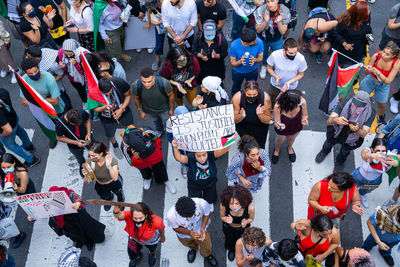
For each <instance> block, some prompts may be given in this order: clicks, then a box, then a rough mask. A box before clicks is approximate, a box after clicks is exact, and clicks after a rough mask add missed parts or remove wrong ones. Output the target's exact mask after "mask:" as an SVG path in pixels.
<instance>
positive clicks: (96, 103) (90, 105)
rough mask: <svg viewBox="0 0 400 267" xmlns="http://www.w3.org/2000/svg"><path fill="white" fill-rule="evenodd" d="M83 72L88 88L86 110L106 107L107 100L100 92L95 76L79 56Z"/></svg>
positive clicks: (82, 56) (83, 57) (84, 58)
mask: <svg viewBox="0 0 400 267" xmlns="http://www.w3.org/2000/svg"><path fill="white" fill-rule="evenodd" d="M80 58H81V62H82V66H83V70H84V72H85V76H86V82H87V87H88V99H87V103H86V108H87V109H88V110H92V109H94V108H97V107H100V106H105V105H108V100H107V98H106V97H105V96H104V94H103V93H102V92H101V91H100V89H99V86H98V80H97V77H96V75H95V74H94V72H93V70H92V68H91V67H90V65H89V62H88V60H87V59H86V57H85V56H84V55H83V53H82V54H81V55H80Z"/></svg>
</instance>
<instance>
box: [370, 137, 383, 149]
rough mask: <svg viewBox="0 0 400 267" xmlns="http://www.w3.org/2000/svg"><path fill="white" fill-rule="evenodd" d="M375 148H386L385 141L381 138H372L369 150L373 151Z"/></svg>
mask: <svg viewBox="0 0 400 267" xmlns="http://www.w3.org/2000/svg"><path fill="white" fill-rule="evenodd" d="M377 146H384V147H385V148H386V141H385V139H383V138H374V140H372V143H371V148H372V149H375V148H376V147H377Z"/></svg>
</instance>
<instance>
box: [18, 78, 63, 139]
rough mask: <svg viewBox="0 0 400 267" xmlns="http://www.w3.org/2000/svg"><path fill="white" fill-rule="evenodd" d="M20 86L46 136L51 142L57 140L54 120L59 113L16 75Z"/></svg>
mask: <svg viewBox="0 0 400 267" xmlns="http://www.w3.org/2000/svg"><path fill="white" fill-rule="evenodd" d="M15 75H16V77H17V81H18V85H19V86H20V88H21V91H22V94H23V95H24V97H25V99H26V101H28V106H29V109H30V110H31V113H32V115H33V117H34V118H35V119H36V121H37V123H38V124H39V126H40V128H41V129H42V131H43V132H44V134H45V135H46V136H47V137H48V138H49V139H50V140H51V141H54V142H55V141H57V139H56V126H55V124H54V122H53V120H52V119H57V112H56V110H55V109H54V107H53V105H51V104H50V103H49V102H47V101H46V100H45V99H44V98H43V97H42V96H41V95H40V94H39V93H38V92H36V90H35V89H33V87H32V86H30V85H29V84H28V83H27V82H26V81H25V80H24V79H22V77H21V76H20V75H19V74H18V73H15Z"/></svg>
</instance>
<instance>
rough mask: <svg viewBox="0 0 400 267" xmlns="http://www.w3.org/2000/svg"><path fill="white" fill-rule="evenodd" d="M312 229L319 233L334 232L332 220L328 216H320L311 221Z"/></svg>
mask: <svg viewBox="0 0 400 267" xmlns="http://www.w3.org/2000/svg"><path fill="white" fill-rule="evenodd" d="M311 228H312V229H314V230H315V231H318V232H324V231H327V230H332V228H333V222H332V219H331V218H329V216H328V215H326V214H318V215H316V216H315V217H313V218H312V219H311Z"/></svg>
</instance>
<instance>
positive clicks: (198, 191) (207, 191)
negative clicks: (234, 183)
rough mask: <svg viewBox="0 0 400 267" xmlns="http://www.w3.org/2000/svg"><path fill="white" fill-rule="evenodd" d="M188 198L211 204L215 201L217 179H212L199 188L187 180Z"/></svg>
mask: <svg viewBox="0 0 400 267" xmlns="http://www.w3.org/2000/svg"><path fill="white" fill-rule="evenodd" d="M188 196H189V197H199V198H202V199H204V200H206V201H207V202H208V203H210V204H213V203H214V202H215V201H217V179H213V180H211V181H210V183H209V184H207V185H206V186H201V185H199V184H198V183H195V182H194V181H192V180H191V179H188Z"/></svg>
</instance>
